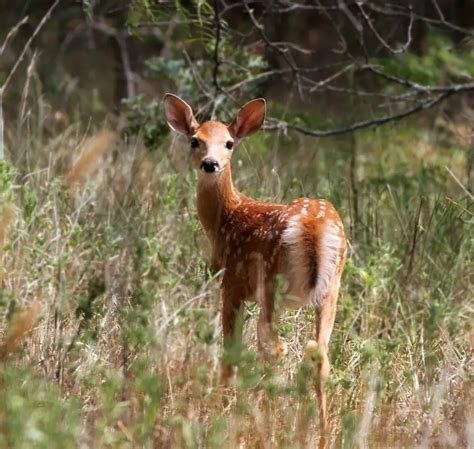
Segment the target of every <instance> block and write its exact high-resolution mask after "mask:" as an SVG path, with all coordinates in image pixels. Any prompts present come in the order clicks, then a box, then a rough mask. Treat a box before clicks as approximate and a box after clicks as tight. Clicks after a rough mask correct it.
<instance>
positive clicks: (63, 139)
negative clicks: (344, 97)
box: [0, 122, 474, 448]
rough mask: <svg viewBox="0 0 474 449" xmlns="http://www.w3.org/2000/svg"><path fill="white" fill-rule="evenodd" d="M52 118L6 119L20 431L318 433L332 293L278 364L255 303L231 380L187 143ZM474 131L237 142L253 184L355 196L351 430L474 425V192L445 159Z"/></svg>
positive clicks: (361, 435) (348, 276)
mask: <svg viewBox="0 0 474 449" xmlns="http://www.w3.org/2000/svg"><path fill="white" fill-rule="evenodd" d="M40 128H41V126H40V123H35V122H33V123H31V126H29V131H28V132H27V133H17V132H16V129H15V130H10V131H11V132H10V133H9V132H8V131H9V130H8V127H7V128H6V131H7V136H6V137H7V141H8V144H9V145H8V148H7V155H8V160H9V161H10V162H2V163H1V170H0V188H1V190H0V198H1V203H0V204H1V207H0V214H1V217H0V223H1V229H0V235H2V236H4V237H3V239H2V240H3V245H2V242H1V241H0V245H2V246H1V248H3V256H2V257H3V262H2V279H3V281H2V282H3V285H2V291H1V293H0V336H1V338H2V340H1V341H2V342H3V343H2V354H3V361H1V362H0V404H2V406H1V407H0V447H6V448H31V447H38V448H54V447H58V448H67V447H80V448H88V447H90V448H100V447H103V448H138V447H143V448H152V447H156V448H165V447H173V448H175V447H178V448H222V447H229V448H237V447H248V448H254V447H265V448H268V447H281V448H297V447H302V446H304V445H305V444H306V445H307V447H314V446H315V444H316V443H317V441H318V436H319V429H318V425H317V419H316V414H317V402H316V398H315V397H314V393H313V391H312V388H311V386H312V385H311V384H312V376H313V375H314V373H313V372H312V370H311V367H310V365H308V364H307V363H306V362H305V360H304V354H303V348H304V345H305V343H306V342H307V340H308V339H310V338H312V332H313V328H314V311H313V310H311V309H309V308H308V309H303V310H299V311H287V312H285V313H284V314H283V316H282V319H281V321H280V324H279V327H280V334H281V336H282V339H283V340H284V341H285V343H286V344H287V347H288V354H287V355H286V356H285V357H284V358H283V359H282V360H281V361H280V362H279V363H278V365H277V366H274V367H265V366H263V365H262V364H261V363H260V361H259V359H258V355H257V352H256V341H255V326H256V317H257V315H258V310H257V306H256V305H254V304H249V305H248V314H247V318H246V320H245V323H244V336H245V343H246V346H247V348H248V349H247V350H246V351H244V352H243V354H242V355H241V356H240V359H239V374H238V376H237V377H236V378H235V380H234V383H233V385H232V386H231V387H228V388H223V387H221V386H220V385H219V382H218V366H219V358H220V356H221V352H222V347H221V339H220V318H219V311H220V303H219V297H218V284H219V273H217V274H216V273H213V272H212V271H211V270H210V269H209V267H208V264H207V251H208V248H207V243H206V241H205V239H204V236H203V233H202V231H201V230H200V227H199V223H198V221H197V218H196V213H195V198H194V196H195V175H194V173H192V171H191V170H190V169H188V167H187V164H186V161H187V159H188V150H187V147H186V146H182V145H181V144H180V143H179V142H171V141H169V142H167V143H166V144H164V145H163V146H162V148H161V149H159V150H158V151H155V152H148V151H147V150H146V149H145V148H144V147H143V145H142V144H141V142H140V141H139V140H129V141H125V140H123V139H117V140H116V141H115V143H113V144H112V142H111V140H112V139H111V137H110V135H109V134H103V133H102V134H101V133H100V131H98V130H97V131H93V130H90V129H88V130H87V131H84V129H83V128H82V127H81V126H79V125H78V126H70V127H69V128H67V129H65V130H64V131H63V132H61V133H58V134H57V135H52V136H46V135H44V134H43V133H42V132H41V129H40ZM93 136H98V137H95V138H94V137H93ZM88 137H91V138H92V140H89V141H88V142H89V143H86V144H84V142H85V141H86V139H87V138H88ZM8 150H9V151H8ZM465 151H466V149H465V148H464V147H463V146H462V145H460V144H459V143H458V142H457V140H456V136H455V135H454V134H453V135H452V134H449V135H447V136H446V135H443V139H440V136H439V134H438V131H437V130H436V129H426V128H425V127H423V126H422V124H421V123H412V124H408V123H404V124H400V125H398V126H396V127H393V128H384V129H379V130H377V131H375V132H367V133H362V134H358V135H357V136H356V137H355V138H354V139H334V140H311V139H304V138H301V137H298V136H293V137H291V138H288V137H285V136H278V135H274V134H263V133H262V134H260V135H259V136H256V137H255V138H253V139H251V140H249V141H248V142H245V143H243V145H242V146H241V147H239V148H238V149H237V150H236V152H235V155H234V178H235V182H236V184H237V185H238V186H239V188H241V189H242V190H243V191H245V193H247V194H249V195H251V196H254V197H258V198H262V199H272V200H278V201H289V200H291V199H292V198H294V197H296V196H301V195H305V196H310V197H325V198H328V199H330V200H331V201H333V202H334V204H335V205H336V206H337V208H338V209H339V210H340V211H341V214H342V215H343V216H344V220H345V224H346V227H347V230H348V234H349V236H350V244H351V255H350V258H349V260H348V263H347V267H346V270H345V273H344V277H343V283H342V289H341V290H342V292H341V297H340V301H339V308H338V315H337V319H336V327H335V330H334V333H333V337H332V340H331V344H330V351H331V359H332V371H331V376H330V380H329V383H328V391H329V394H328V397H329V411H330V424H331V429H332V430H331V447H343V448H352V447H358V448H368V447H381V448H389V447H394V448H395V447H396V448H402V447H406V448H413V447H426V448H427V447H439V448H441V447H443V448H444V447H446V448H451V447H452V448H460V447H473V446H474V415H473V412H472V411H471V410H472V400H473V399H474V398H473V393H472V392H473V382H472V381H473V372H472V353H473V345H474V334H473V330H472V318H473V316H472V315H473V314H472V312H473V302H472V298H473V294H474V287H473V285H474V284H473V279H472V275H473V267H474V265H473V256H474V238H473V237H474V234H473V232H472V226H473V208H472V203H470V202H469V198H467V197H465V193H464V192H463V190H462V189H460V188H459V186H458V185H457V183H456V182H455V181H454V180H453V178H452V176H451V175H450V174H449V172H448V171H447V170H446V166H448V167H449V168H450V170H452V172H453V173H454V174H456V176H458V177H459V179H463V173H464V172H463V170H464V168H463V167H464V163H465V162H464V157H465ZM38 314H39V315H38ZM302 417H304V419H302ZM302 422H303V423H305V424H304V425H301V423H302ZM298 423H300V424H298Z"/></svg>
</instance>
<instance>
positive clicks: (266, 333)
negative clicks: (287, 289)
mask: <svg viewBox="0 0 474 449" xmlns="http://www.w3.org/2000/svg"><path fill="white" fill-rule="evenodd" d="M267 292H268V293H266V294H265V296H264V300H263V302H262V303H261V308H260V315H259V319H258V323H257V340H258V349H259V352H260V354H262V356H263V358H264V360H266V361H267V362H271V363H273V362H275V361H276V360H278V359H279V358H280V357H281V356H282V354H283V348H282V346H281V343H280V339H279V337H278V315H279V313H278V310H276V308H275V303H274V295H273V290H272V289H271V288H267Z"/></svg>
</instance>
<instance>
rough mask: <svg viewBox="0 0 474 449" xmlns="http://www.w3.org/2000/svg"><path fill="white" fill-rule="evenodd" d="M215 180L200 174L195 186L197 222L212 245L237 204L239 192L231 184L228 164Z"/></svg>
mask: <svg viewBox="0 0 474 449" xmlns="http://www.w3.org/2000/svg"><path fill="white" fill-rule="evenodd" d="M211 176H216V178H215V179H212V178H210V176H209V175H208V174H205V173H203V174H200V175H199V180H198V185H197V212H198V216H199V220H200V221H201V224H202V226H203V227H204V230H205V232H206V234H207V236H208V238H209V239H210V240H211V242H212V243H215V242H216V239H217V236H218V232H219V229H220V228H221V227H222V225H223V224H224V223H225V220H226V219H227V217H228V215H229V214H230V212H231V211H232V210H233V209H234V207H235V206H236V205H237V204H238V202H239V192H238V191H237V190H236V189H235V188H234V186H233V184H232V175H231V170H230V163H229V164H227V166H226V167H225V169H224V171H223V172H222V173H221V174H220V175H211Z"/></svg>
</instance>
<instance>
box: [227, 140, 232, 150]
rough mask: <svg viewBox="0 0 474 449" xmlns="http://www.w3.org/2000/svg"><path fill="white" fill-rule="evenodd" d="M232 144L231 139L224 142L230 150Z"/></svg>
mask: <svg viewBox="0 0 474 449" xmlns="http://www.w3.org/2000/svg"><path fill="white" fill-rule="evenodd" d="M233 146H234V142H232V140H228V141H227V142H226V143H225V147H226V148H227V149H228V150H232V147H233Z"/></svg>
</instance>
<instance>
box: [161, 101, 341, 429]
mask: <svg viewBox="0 0 474 449" xmlns="http://www.w3.org/2000/svg"><path fill="white" fill-rule="evenodd" d="M265 109H266V106H265V100H264V99H262V98H259V99H256V100H252V101H250V102H249V103H247V104H246V105H245V106H243V107H242V108H241V109H240V111H239V112H238V114H237V116H236V117H235V119H234V120H233V122H232V123H231V124H230V125H225V124H223V123H221V122H218V121H213V120H210V121H207V122H204V123H202V124H199V123H198V122H197V120H196V118H195V117H194V115H193V112H192V109H191V107H190V106H189V105H188V104H187V103H186V102H185V101H183V100H182V99H180V98H179V97H177V96H175V95H172V94H166V95H165V97H164V110H165V116H166V121H167V123H168V125H169V127H170V128H171V129H172V130H173V131H175V132H178V133H180V134H183V135H184V136H186V137H187V138H188V139H189V141H190V145H191V153H192V160H193V164H194V165H195V167H196V169H197V170H198V173H199V175H198V184H197V212H198V216H199V220H200V221H201V224H202V226H203V228H204V231H205V233H206V235H207V237H208V238H209V240H210V243H211V247H212V256H211V263H212V265H213V267H214V268H215V269H223V270H224V273H223V277H222V283H221V296H222V330H223V339H224V346H226V345H229V344H230V343H231V342H234V343H235V341H240V339H241V329H239V326H238V325H237V324H236V323H237V319H238V317H239V315H240V314H241V313H242V312H243V304H244V302H245V301H247V300H254V301H257V302H258V303H259V304H260V306H261V311H260V316H259V320H258V325H257V337H258V346H259V350H260V352H261V353H263V355H264V357H265V358H266V359H269V360H272V359H274V358H275V357H277V356H278V355H279V353H280V352H281V349H280V346H279V340H278V335H277V332H276V329H275V325H274V322H275V314H276V310H275V309H276V307H275V303H274V301H275V299H274V297H275V295H274V286H275V281H276V278H277V275H282V276H283V279H284V294H285V295H284V300H283V302H284V306H288V307H303V306H306V305H307V304H311V305H312V306H314V307H315V308H316V311H317V313H316V330H315V339H316V342H315V341H312V340H310V341H309V342H308V345H307V354H308V351H309V353H311V352H312V353H313V355H314V353H317V357H312V359H313V360H314V361H315V363H316V367H317V370H318V376H316V378H317V381H316V384H317V385H316V391H317V394H318V398H319V411H320V423H321V429H322V432H323V434H324V433H325V432H326V430H327V414H326V396H325V393H324V388H323V387H324V380H325V379H326V377H327V375H328V372H329V359H328V343H329V338H330V336H331V332H332V329H333V325H334V319H335V314H336V302H337V296H338V292H339V285H340V279H341V274H342V270H343V267H344V263H345V258H346V250H347V244H346V238H345V234H344V228H343V224H342V221H341V219H340V217H339V215H338V213H337V212H336V210H335V208H334V206H333V205H332V204H331V203H329V202H328V201H325V200H315V199H306V198H299V199H297V200H294V201H292V202H291V203H289V204H273V203H267V202H261V201H255V200H253V199H251V198H249V197H247V196H245V195H244V194H243V193H241V192H239V191H238V190H237V189H236V188H235V187H234V186H233V183H232V177H231V164H230V159H231V157H232V153H233V151H234V149H235V147H236V146H237V144H238V143H239V141H240V140H241V139H243V138H244V137H246V136H248V135H250V134H252V133H254V132H256V131H257V130H258V129H259V128H260V127H261V126H262V124H263V122H264V119H265ZM231 373H232V366H230V365H229V364H227V363H226V362H224V361H223V362H222V372H221V378H222V380H223V381H224V382H226V381H227V380H228V378H229V376H230V375H231Z"/></svg>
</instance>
